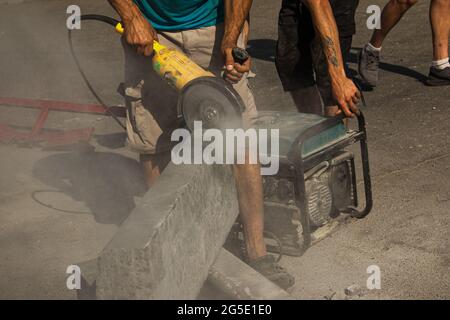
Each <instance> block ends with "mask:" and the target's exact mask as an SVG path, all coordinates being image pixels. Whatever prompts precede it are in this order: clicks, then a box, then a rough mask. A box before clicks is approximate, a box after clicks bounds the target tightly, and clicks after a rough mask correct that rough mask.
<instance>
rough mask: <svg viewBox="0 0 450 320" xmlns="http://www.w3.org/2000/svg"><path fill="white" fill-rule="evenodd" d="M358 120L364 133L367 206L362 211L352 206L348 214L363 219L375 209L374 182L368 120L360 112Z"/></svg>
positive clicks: (363, 160) (348, 209) (364, 175)
mask: <svg viewBox="0 0 450 320" xmlns="http://www.w3.org/2000/svg"><path fill="white" fill-rule="evenodd" d="M357 120H358V130H359V132H362V133H363V136H362V138H361V139H360V141H359V143H360V148H361V160H362V169H363V178H364V196H365V199H366V201H365V206H364V208H363V209H362V210H359V209H358V208H356V207H353V206H350V207H348V208H347V212H348V213H349V214H350V215H351V216H352V217H354V218H357V219H362V218H364V217H366V216H367V215H368V214H369V213H370V211H371V210H372V207H373V198H372V181H371V178H370V166H369V150H368V147H367V129H366V120H365V118H364V114H363V113H362V112H360V113H359V114H358V115H357Z"/></svg>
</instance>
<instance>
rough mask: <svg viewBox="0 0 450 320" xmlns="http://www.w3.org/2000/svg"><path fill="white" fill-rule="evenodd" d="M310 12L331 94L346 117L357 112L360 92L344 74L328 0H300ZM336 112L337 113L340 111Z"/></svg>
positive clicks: (336, 31) (334, 21)
mask: <svg viewBox="0 0 450 320" xmlns="http://www.w3.org/2000/svg"><path fill="white" fill-rule="evenodd" d="M301 1H302V2H303V3H304V4H305V5H306V6H307V7H308V9H309V11H310V12H311V16H312V20H313V23H314V28H315V29H316V32H317V34H318V36H319V37H320V39H321V41H322V47H323V50H324V54H325V56H326V57H327V63H328V72H329V74H330V79H331V84H332V90H333V96H334V98H335V99H336V102H337V103H338V106H339V108H340V110H341V111H340V112H344V113H345V115H346V116H347V117H353V116H354V114H355V113H358V112H359V111H358V107H357V106H356V104H357V102H358V100H359V97H360V93H359V91H358V89H357V88H356V86H355V84H354V83H353V81H351V80H350V79H348V78H347V76H346V75H345V69H344V62H343V59H342V54H341V47H340V43H339V33H338V29H337V25H336V20H335V19H334V16H333V11H332V9H331V5H330V1H329V0H301ZM340 112H338V113H340Z"/></svg>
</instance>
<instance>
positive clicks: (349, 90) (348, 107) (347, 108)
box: [332, 77, 361, 118]
mask: <svg viewBox="0 0 450 320" xmlns="http://www.w3.org/2000/svg"><path fill="white" fill-rule="evenodd" d="M332 90H333V97H334V98H335V99H336V102H337V104H338V106H339V110H338V111H337V113H336V115H338V114H340V113H342V112H344V114H345V116H346V117H348V118H353V117H354V116H355V114H356V115H358V114H359V108H358V102H359V99H360V98H361V93H360V92H359V90H358V88H356V86H355V84H354V83H353V81H352V80H350V79H349V78H347V77H343V78H341V79H340V81H336V82H333V83H332Z"/></svg>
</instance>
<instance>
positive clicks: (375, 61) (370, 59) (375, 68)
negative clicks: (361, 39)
mask: <svg viewBox="0 0 450 320" xmlns="http://www.w3.org/2000/svg"><path fill="white" fill-rule="evenodd" d="M379 67H380V53H379V52H376V51H373V50H369V49H368V48H367V45H365V46H364V48H363V49H362V50H361V53H360V54H359V62H358V71H359V75H360V76H361V78H362V79H363V80H364V81H365V82H366V83H367V84H368V85H370V86H372V87H376V86H377V82H378V73H379Z"/></svg>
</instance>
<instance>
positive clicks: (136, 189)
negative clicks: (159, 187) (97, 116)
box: [32, 152, 146, 225]
mask: <svg viewBox="0 0 450 320" xmlns="http://www.w3.org/2000/svg"><path fill="white" fill-rule="evenodd" d="M33 176H34V177H35V178H37V179H39V180H40V181H41V182H43V183H44V184H46V185H48V186H49V187H50V188H53V190H37V191H35V192H34V193H33V195H32V196H33V199H35V200H36V201H37V202H38V203H39V204H41V205H44V206H47V207H49V208H52V209H54V210H58V211H60V212H62V213H72V214H74V213H78V214H83V213H88V212H76V211H74V210H71V208H61V207H58V198H55V196H56V197H58V194H57V193H63V194H65V195H67V196H68V197H70V198H71V199H73V200H75V201H79V202H82V203H84V204H85V206H86V207H87V208H89V210H90V213H91V214H92V215H93V216H94V218H95V221H96V222H98V223H102V224H115V225H120V224H122V222H123V221H124V220H125V219H126V218H127V217H128V215H129V214H130V213H131V211H132V210H133V208H134V206H135V203H134V197H135V196H142V195H143V194H144V193H145V192H146V185H145V181H144V176H143V173H142V170H141V167H140V165H139V163H138V162H137V161H135V160H133V159H129V158H126V157H124V156H122V155H119V154H115V153H99V152H87V153H79V152H69V153H59V154H53V155H51V156H49V157H47V158H44V159H41V160H39V161H38V162H36V164H35V165H34V167H33ZM38 193H42V194H44V193H47V198H48V193H53V194H54V196H53V197H50V199H47V200H46V201H38V200H37V199H36V198H37V197H36V196H37V195H38ZM55 193H56V194H55ZM55 201H56V203H54V204H52V202H55ZM85 211H87V210H86V209H85Z"/></svg>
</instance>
